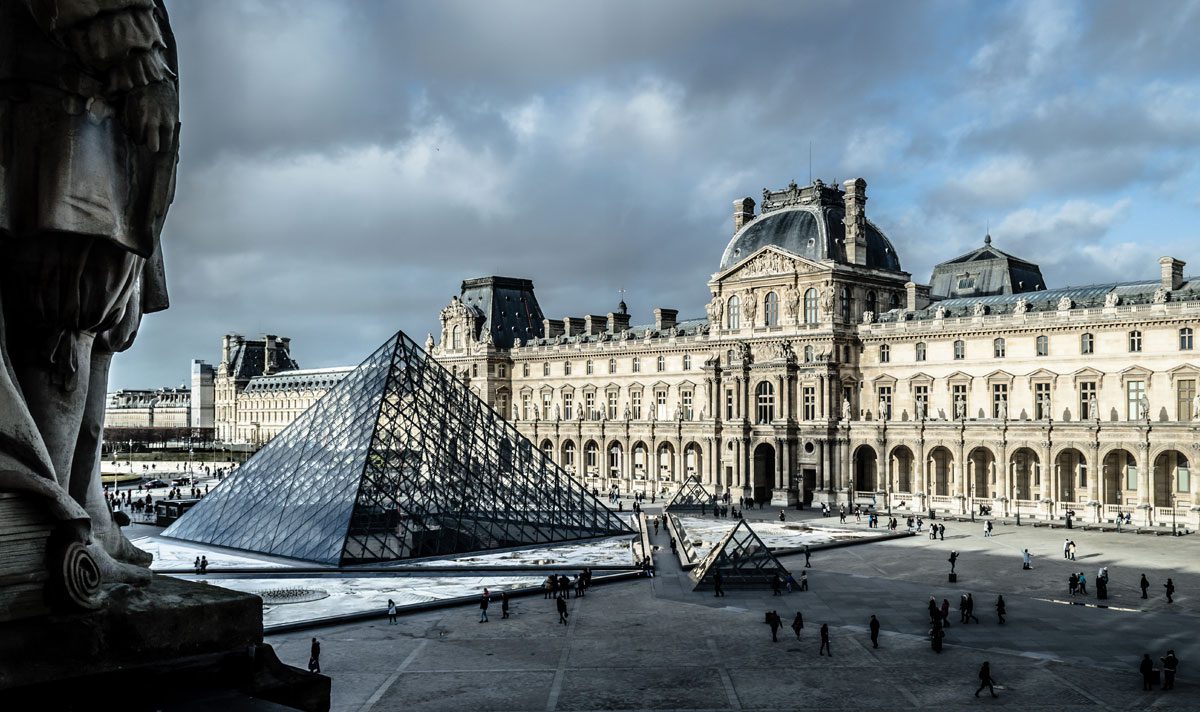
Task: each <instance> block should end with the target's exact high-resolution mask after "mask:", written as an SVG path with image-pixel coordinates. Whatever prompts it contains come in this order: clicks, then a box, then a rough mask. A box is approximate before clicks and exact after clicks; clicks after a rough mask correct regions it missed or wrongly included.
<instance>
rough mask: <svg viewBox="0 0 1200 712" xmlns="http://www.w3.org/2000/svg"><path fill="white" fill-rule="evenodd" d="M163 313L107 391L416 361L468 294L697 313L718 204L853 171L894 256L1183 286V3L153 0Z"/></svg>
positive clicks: (1198, 178) (1197, 53)
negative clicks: (175, 147)
mask: <svg viewBox="0 0 1200 712" xmlns="http://www.w3.org/2000/svg"><path fill="white" fill-rule="evenodd" d="M168 6H169V9H170V11H171V13H172V23H173V25H174V28H175V33H176V37H177V39H178V42H179V55H180V66H181V82H182V92H183V93H182V104H183V109H182V113H183V116H182V121H183V137H182V141H183V149H182V156H181V163H180V173H179V185H178V194H177V197H176V200H175V205H174V207H173V208H172V211H171V214H170V217H169V218H168V221H167V227H166V230H165V231H164V234H163V244H164V246H165V253H166V258H167V269H168V278H169V280H170V288H171V297H172V307H171V310H170V311H168V312H164V313H161V314H156V315H152V316H150V317H147V319H146V320H145V322H144V323H143V328H142V333H141V335H140V336H139V339H138V341H137V343H136V344H135V346H134V347H133V349H131V350H130V351H129V352H128V353H127V354H125V355H124V356H123V357H121V358H118V359H117V361H116V363H115V365H114V374H113V382H112V386H113V387H114V388H120V387H156V386H161V385H173V384H177V383H181V382H183V381H184V380H185V379H186V378H187V374H188V364H189V361H190V359H192V358H204V359H207V360H209V361H210V362H215V361H217V360H219V355H218V350H219V344H220V337H221V335H222V334H223V333H226V332H239V333H243V334H247V335H254V334H259V333H262V332H270V333H276V334H281V335H287V336H291V337H292V339H293V342H292V345H293V354H294V355H295V357H296V358H297V359H298V360H299V361H300V364H301V366H304V367H317V366H330V365H340V364H351V363H357V362H358V361H359V360H361V359H362V358H363V357H364V356H365V355H366V354H367V353H368V352H370V351H371V350H372V349H373V348H374V347H375V346H377V345H378V344H379V343H380V342H382V341H383V340H384V339H385V338H387V336H388V335H390V334H391V333H393V332H394V331H395V330H397V329H404V330H405V331H407V332H408V333H410V334H412V335H413V336H414V338H416V339H417V340H418V341H420V340H422V339H423V337H424V334H425V333H426V332H427V331H431V330H433V329H434V328H435V324H436V321H437V313H438V310H439V309H440V308H441V307H442V306H443V305H444V304H445V303H446V302H447V301H448V300H449V299H450V297H451V296H452V295H454V294H456V293H457V292H458V288H459V283H460V282H461V280H463V279H464V278H469V277H475V276H482V275H488V274H500V275H510V276H518V277H528V278H531V279H533V280H534V283H535V285H536V288H537V294H538V298H539V301H540V302H541V305H542V308H543V310H544V311H545V312H546V313H547V315H550V316H555V317H559V316H564V315H572V314H582V313H604V312H607V311H610V310H611V309H612V308H613V306H614V305H615V303H616V302H617V300H618V298H619V296H618V290H619V289H622V288H624V289H625V290H626V297H625V298H626V301H627V302H628V303H629V306H630V310H631V311H632V312H633V315H634V321H635V322H639V321H640V322H645V321H648V320H649V319H650V310H651V309H652V308H654V307H655V306H666V307H675V308H678V309H679V310H680V311H681V316H699V315H702V314H703V304H704V302H705V301H706V300H707V297H708V293H707V290H706V288H705V282H706V281H707V279H708V277H709V276H710V275H711V273H712V272H713V271H714V270H715V269H716V266H717V264H718V262H719V260H720V256H721V252H722V250H723V249H724V247H725V244H726V242H727V241H728V240H729V238H730V237H731V234H732V202H733V200H734V199H735V198H738V197H741V196H746V195H749V196H755V197H756V198H757V197H758V196H759V195H760V194H761V191H762V189H763V188H764V187H782V186H783V185H785V184H787V182H788V181H789V180H791V179H796V180H797V181H798V182H801V183H803V182H805V181H806V180H807V179H808V176H809V159H808V153H809V145H810V143H811V145H812V175H813V176H814V177H819V178H822V179H824V180H825V181H827V182H829V181H833V180H838V181H841V180H845V179H847V178H852V177H856V176H862V177H865V178H866V179H867V181H868V183H869V188H868V196H869V198H870V202H869V203H868V206H867V210H868V215H869V216H870V217H871V218H872V220H873V221H874V222H875V223H876V224H877V225H879V226H880V227H881V228H882V229H883V230H884V232H885V233H886V234H887V235H888V236H889V237H890V238H891V240H892V242H893V243H894V244H895V245H896V248H897V250H898V251H899V254H900V258H901V262H902V266H903V267H904V269H906V270H908V271H910V272H911V273H912V274H913V276H914V278H915V279H916V280H917V281H921V282H924V281H927V280H928V278H929V273H930V270H931V268H932V266H933V265H934V264H935V263H937V262H938V261H941V260H944V259H948V258H950V257H953V256H954V255H956V254H958V253H960V252H964V251H966V250H967V249H970V248H971V247H974V246H975V245H977V244H979V243H980V241H981V240H982V237H983V234H984V231H985V226H987V225H989V224H990V226H991V233H992V235H993V237H994V240H995V244H996V246H997V247H1000V248H1001V249H1004V250H1007V251H1009V252H1012V253H1014V254H1017V255H1020V256H1022V257H1025V258H1028V259H1032V260H1034V261H1037V262H1039V263H1040V264H1041V265H1042V269H1043V273H1044V274H1045V275H1046V278H1047V281H1048V283H1049V285H1050V286H1061V285H1066V284H1081V283H1088V282H1095V281H1105V280H1123V279H1140V278H1154V277H1156V276H1157V272H1158V265H1157V258H1158V257H1160V256H1162V255H1165V254H1170V255H1174V256H1177V257H1180V258H1182V259H1185V260H1187V261H1188V262H1189V263H1191V265H1190V266H1191V268H1190V269H1188V273H1189V274H1200V239H1198V237H1200V234H1198V233H1200V162H1197V161H1196V160H1195V159H1196V157H1197V155H1200V154H1198V153H1197V150H1198V149H1200V111H1198V110H1197V109H1198V108H1200V77H1198V76H1197V74H1196V72H1195V70H1196V68H1197V67H1200V42H1197V41H1196V37H1198V36H1200V2H1196V1H1191V2H1173V3H1170V4H1162V5H1158V6H1157V8H1158V9H1157V11H1154V12H1145V11H1144V8H1143V7H1142V6H1141V5H1140V4H1138V3H1131V2H1128V1H1127V0H1115V1H1111V2H1108V1H1099V0H1098V1H1093V2H1070V1H1069V0H1052V1H1050V2H1016V3H999V2H993V3H978V2H966V1H965V0H959V1H949V0H948V1H944V2H939V1H932V2H917V1H915V0H912V1H906V2H861V3H854V2H831V1H828V0H822V1H821V2H795V1H787V2H780V3H769V2H755V3H733V2H729V3H717V2H701V3H697V2H693V1H691V0H685V1H681V2H668V1H664V0H657V1H655V2H642V1H635V2H622V1H614V0H606V1H605V2H594V1H588V2H567V1H563V2H537V3H535V2H479V1H475V2H447V1H445V0H442V1H440V2H437V3H426V2H423V3H416V2H389V1H385V0H374V1H372V2H366V1H364V2H338V1H335V0H328V1H319V0H311V1H310V0H255V1H252V0H204V1H203V2H178V1H176V2H169V3H168Z"/></svg>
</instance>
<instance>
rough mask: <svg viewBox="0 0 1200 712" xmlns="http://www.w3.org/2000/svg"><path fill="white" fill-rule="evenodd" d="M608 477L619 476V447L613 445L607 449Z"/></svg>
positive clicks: (615, 444)
mask: <svg viewBox="0 0 1200 712" xmlns="http://www.w3.org/2000/svg"><path fill="white" fill-rule="evenodd" d="M608 476H609V477H613V478H618V477H620V476H621V446H620V445H618V444H617V443H613V444H612V447H610V448H609V449H608Z"/></svg>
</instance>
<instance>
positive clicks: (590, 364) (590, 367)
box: [585, 358, 593, 376]
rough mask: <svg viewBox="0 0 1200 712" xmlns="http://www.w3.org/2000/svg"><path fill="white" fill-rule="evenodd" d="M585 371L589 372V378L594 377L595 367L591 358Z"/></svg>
mask: <svg viewBox="0 0 1200 712" xmlns="http://www.w3.org/2000/svg"><path fill="white" fill-rule="evenodd" d="M585 370H586V371H587V375H589V376H590V375H592V370H593V366H592V360H591V359H590V358H589V359H588V360H587V365H586V366H585Z"/></svg>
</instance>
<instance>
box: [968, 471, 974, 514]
mask: <svg viewBox="0 0 1200 712" xmlns="http://www.w3.org/2000/svg"><path fill="white" fill-rule="evenodd" d="M967 485H968V490H967V491H968V492H970V494H971V503H970V505H969V506H970V507H971V521H972V522H974V521H975V473H974V472H972V473H971V481H970V482H968V483H967Z"/></svg>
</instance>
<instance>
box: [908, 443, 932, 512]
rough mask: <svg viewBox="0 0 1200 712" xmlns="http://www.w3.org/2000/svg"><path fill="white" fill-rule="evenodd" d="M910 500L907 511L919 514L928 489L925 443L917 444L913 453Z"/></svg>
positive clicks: (923, 505)
mask: <svg viewBox="0 0 1200 712" xmlns="http://www.w3.org/2000/svg"><path fill="white" fill-rule="evenodd" d="M912 469H913V472H912V480H913V485H912V498H911V499H910V500H909V505H908V506H909V509H910V510H912V511H916V512H920V511H923V510H924V509H925V492H926V491H927V490H928V488H929V471H928V470H927V469H926V467H925V441H924V440H922V441H921V442H919V443H917V451H916V452H914V453H913V463H912Z"/></svg>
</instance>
